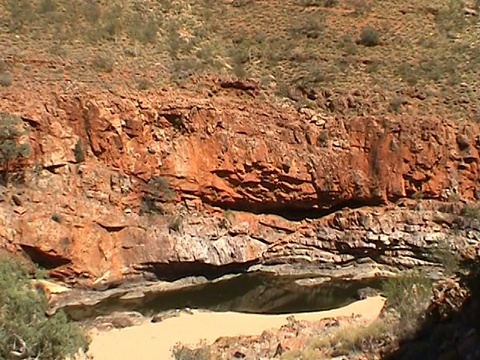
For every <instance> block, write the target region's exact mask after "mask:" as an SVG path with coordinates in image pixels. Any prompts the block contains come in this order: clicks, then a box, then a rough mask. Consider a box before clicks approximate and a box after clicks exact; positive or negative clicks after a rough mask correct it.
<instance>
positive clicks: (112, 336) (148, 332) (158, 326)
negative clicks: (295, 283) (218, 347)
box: [89, 296, 385, 360]
mask: <svg viewBox="0 0 480 360" xmlns="http://www.w3.org/2000/svg"><path fill="white" fill-rule="evenodd" d="M384 301H385V299H384V298H382V297H380V296H377V297H371V298H367V299H365V300H360V301H357V302H354V303H352V304H350V305H348V306H345V307H342V308H338V309H334V310H329V311H319V312H310V313H301V314H293V315H294V317H295V319H297V320H309V321H315V320H320V319H323V318H327V317H337V316H350V315H352V314H354V315H361V316H362V317H364V318H365V319H367V320H371V321H373V320H374V319H376V318H377V317H378V315H379V313H380V311H381V309H382V307H383V305H384ZM289 315H291V314H284V315H257V314H243V313H234V312H199V311H194V313H193V314H191V315H189V314H181V315H180V316H179V317H174V318H169V319H166V320H164V321H162V322H160V323H155V324H153V323H150V322H146V323H144V324H142V325H140V326H135V327H130V328H125V329H114V330H109V331H104V332H98V331H95V332H93V333H92V344H91V346H90V351H89V353H90V355H91V356H93V359H94V360H111V359H115V360H132V359H135V360H169V359H173V356H172V354H171V348H172V347H173V346H174V345H175V344H176V343H177V342H180V343H183V344H197V343H198V342H199V341H201V340H205V341H207V343H212V342H214V341H215V340H216V339H218V338H219V337H222V336H238V335H260V334H261V333H262V332H263V331H265V330H268V329H271V328H279V327H280V326H282V325H283V324H286V323H287V317H288V316H289Z"/></svg>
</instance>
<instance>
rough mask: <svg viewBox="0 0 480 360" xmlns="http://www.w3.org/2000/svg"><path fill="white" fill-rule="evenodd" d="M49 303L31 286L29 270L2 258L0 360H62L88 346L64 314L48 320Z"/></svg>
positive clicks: (82, 334) (76, 327) (0, 278)
mask: <svg viewBox="0 0 480 360" xmlns="http://www.w3.org/2000/svg"><path fill="white" fill-rule="evenodd" d="M46 310H47V300H46V298H45V296H44V294H43V293H40V292H37V291H36V290H34V289H33V287H32V286H31V285H30V277H29V275H28V272H27V270H26V269H25V268H24V267H23V266H22V265H21V264H20V263H19V262H17V261H15V260H12V259H11V258H9V257H7V256H6V255H2V254H0V359H8V360H13V359H38V360H43V359H44V360H47V359H48V360H60V359H62V360H63V359H65V357H67V356H73V355H75V354H76V353H77V352H78V351H79V350H80V349H81V348H83V349H86V348H87V346H88V340H87V337H86V336H85V335H84V333H83V332H82V330H81V329H80V328H79V327H78V326H77V325H76V324H74V323H71V322H69V320H68V319H67V317H66V315H65V314H64V313H62V312H60V313H57V314H55V315H54V316H52V317H47V316H46V314H45V311H46Z"/></svg>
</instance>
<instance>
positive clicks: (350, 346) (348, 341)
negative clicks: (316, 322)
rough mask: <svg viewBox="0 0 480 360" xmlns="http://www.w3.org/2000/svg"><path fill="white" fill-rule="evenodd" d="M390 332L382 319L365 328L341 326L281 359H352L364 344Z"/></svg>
mask: <svg viewBox="0 0 480 360" xmlns="http://www.w3.org/2000/svg"><path fill="white" fill-rule="evenodd" d="M391 330H392V329H391V324H388V323H387V322H386V321H385V320H383V319H379V320H376V321H374V322H373V323H371V324H369V325H367V326H360V325H342V326H340V327H339V328H337V329H335V330H333V331H331V332H330V333H329V334H327V335H324V336H321V337H318V338H315V339H313V340H312V341H311V342H310V343H309V344H308V345H307V346H306V348H304V349H296V350H292V351H288V352H286V353H285V354H283V356H282V358H281V359H282V360H294V359H301V360H313V359H330V358H331V357H332V356H341V355H348V356H350V358H352V357H354V356H355V355H359V354H361V353H362V351H363V350H364V349H365V344H366V343H371V342H374V341H375V339H377V338H381V337H382V336H384V335H385V334H386V333H387V332H388V331H391Z"/></svg>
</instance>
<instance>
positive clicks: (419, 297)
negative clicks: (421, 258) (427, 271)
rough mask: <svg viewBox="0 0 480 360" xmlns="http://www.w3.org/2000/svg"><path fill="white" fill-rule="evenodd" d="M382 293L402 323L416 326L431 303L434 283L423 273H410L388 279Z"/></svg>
mask: <svg viewBox="0 0 480 360" xmlns="http://www.w3.org/2000/svg"><path fill="white" fill-rule="evenodd" d="M382 292H383V294H384V295H385V297H386V298H387V306H388V307H390V308H393V309H395V310H396V311H397V312H398V314H399V315H400V321H401V323H403V324H409V325H411V326H415V325H416V323H417V321H418V320H419V319H420V317H421V315H420V314H421V313H422V312H423V311H424V310H425V308H426V307H427V306H428V304H429V302H430V297H431V294H432V281H431V280H430V279H429V278H428V277H427V276H425V275H424V274H423V273H421V272H418V271H408V272H404V273H403V274H401V275H399V276H397V277H394V278H391V279H388V280H387V281H386V282H385V283H384V284H383V287H382Z"/></svg>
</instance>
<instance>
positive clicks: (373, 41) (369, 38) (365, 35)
mask: <svg viewBox="0 0 480 360" xmlns="http://www.w3.org/2000/svg"><path fill="white" fill-rule="evenodd" d="M359 42H360V44H362V45H364V46H377V45H378V44H380V35H379V33H378V31H377V30H376V29H374V28H373V27H370V26H367V27H364V28H363V29H362V32H361V33H360V41H359Z"/></svg>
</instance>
